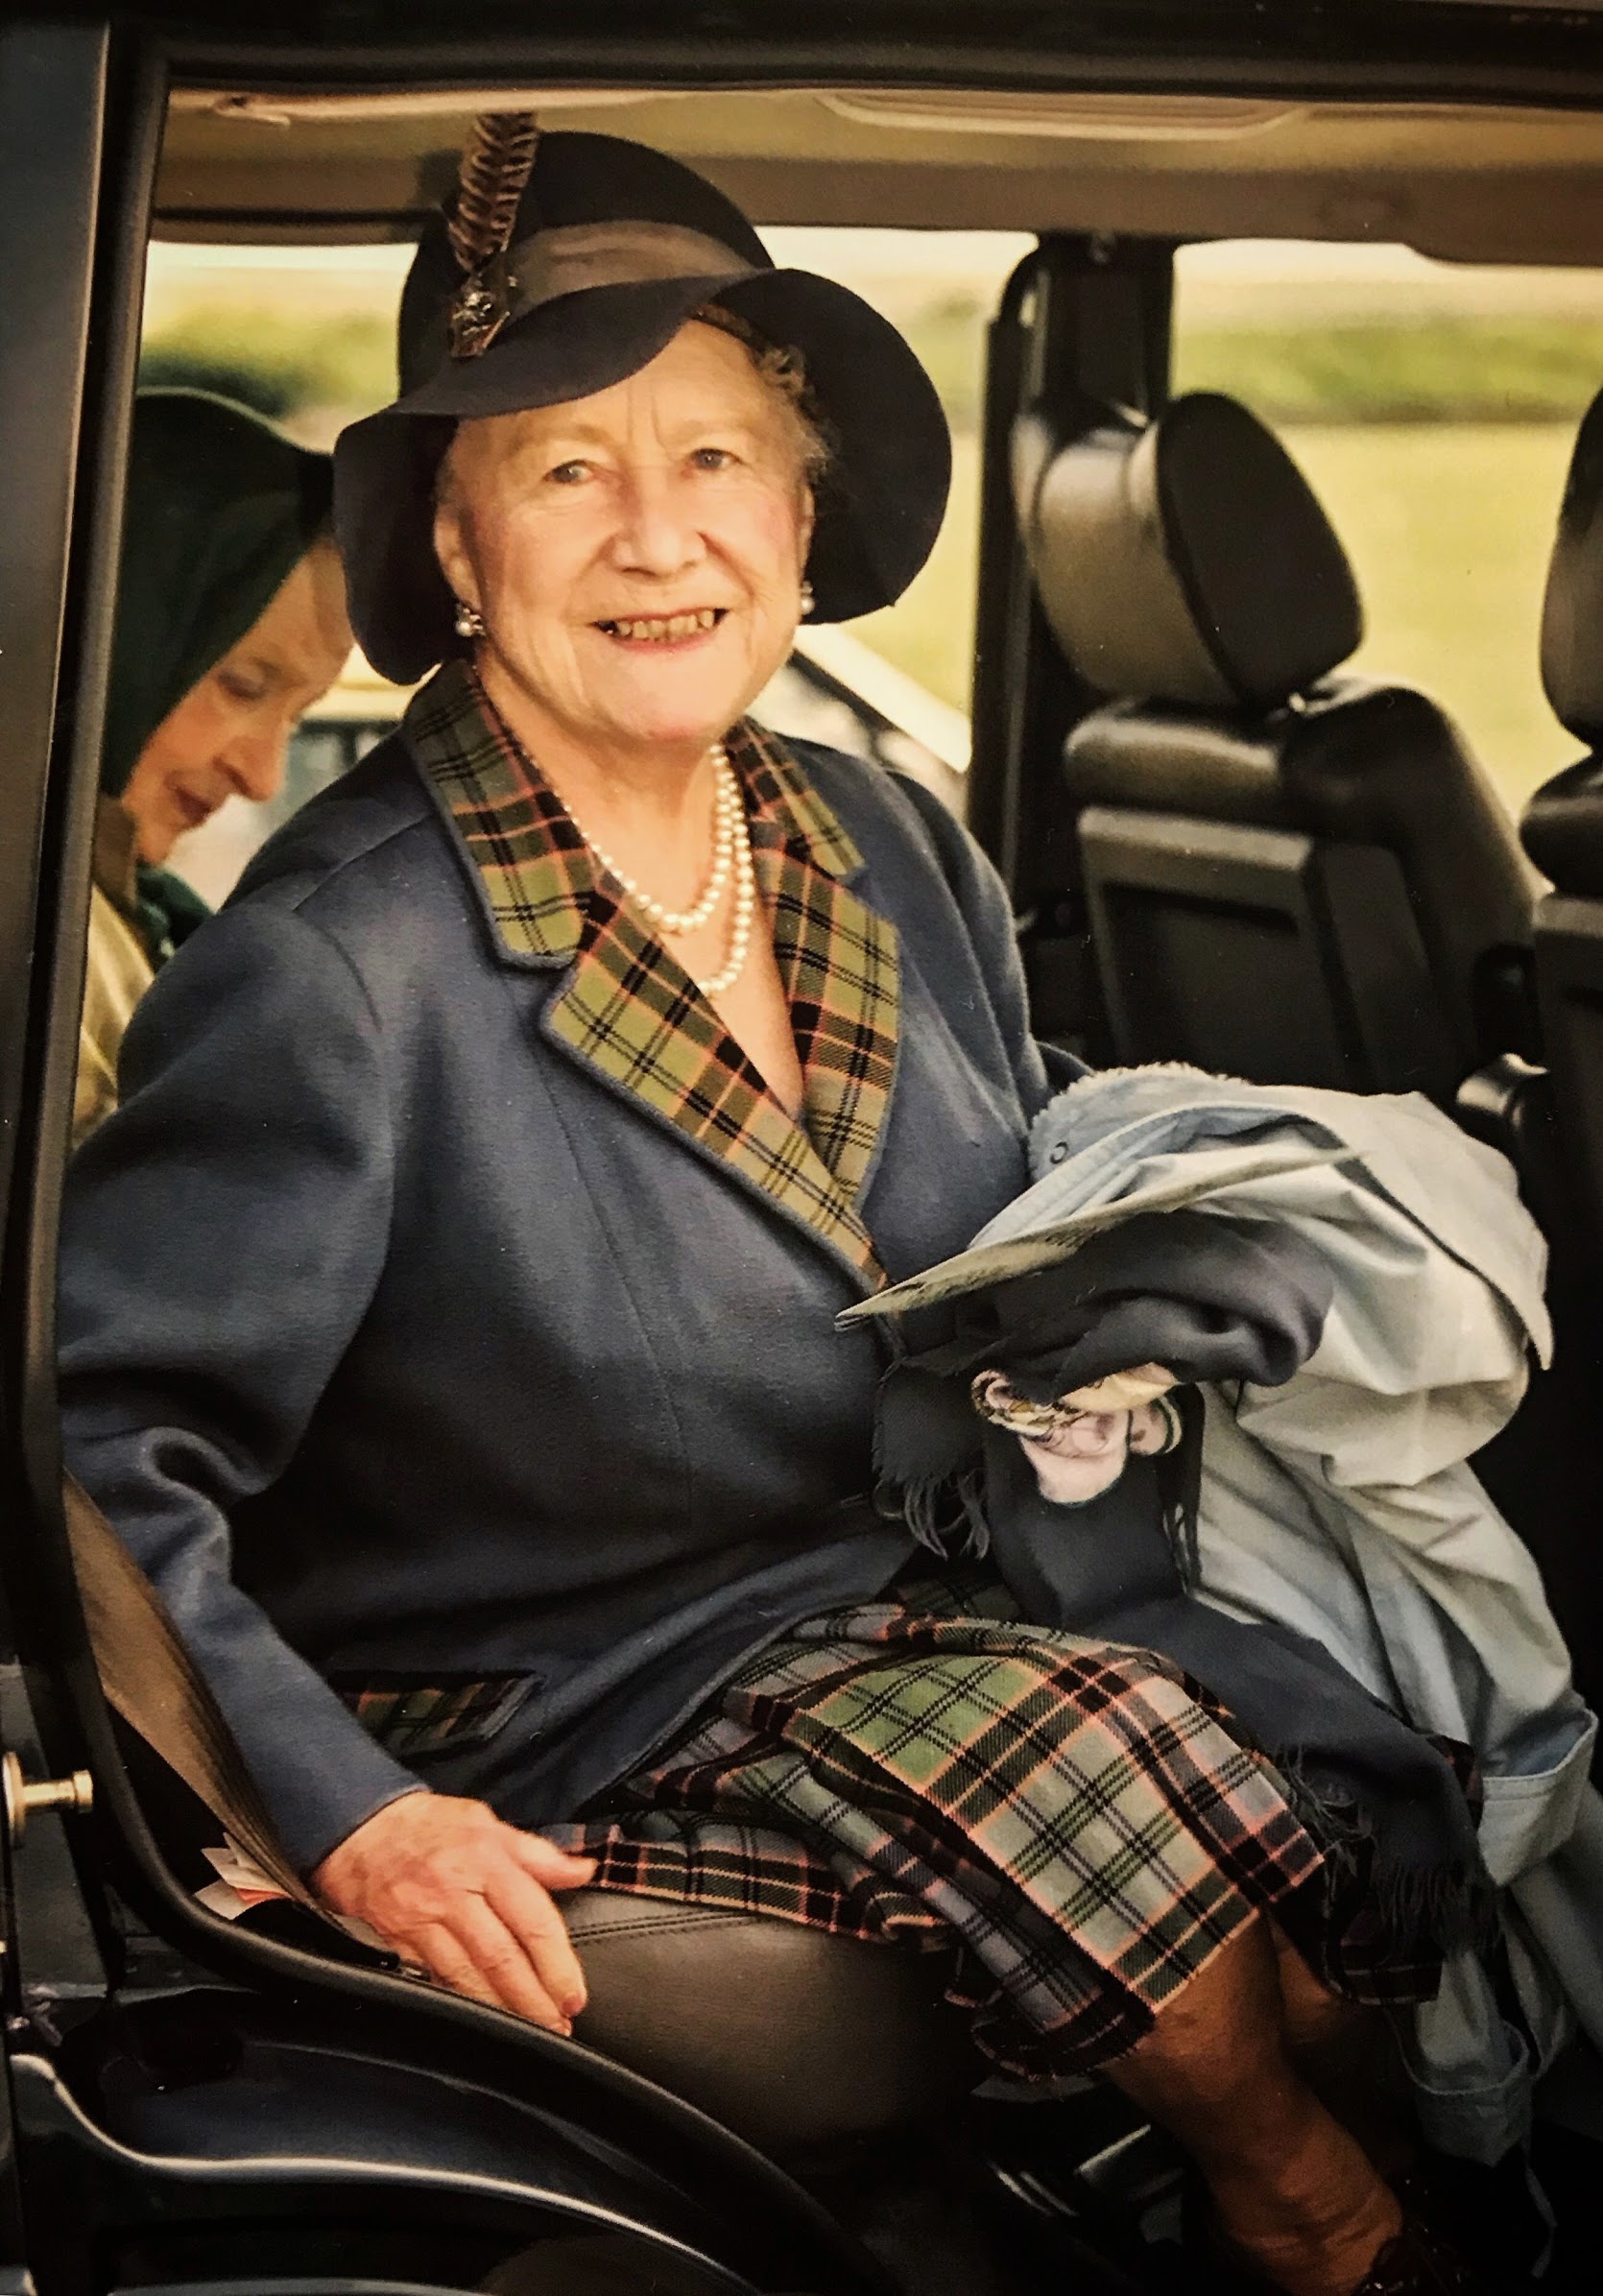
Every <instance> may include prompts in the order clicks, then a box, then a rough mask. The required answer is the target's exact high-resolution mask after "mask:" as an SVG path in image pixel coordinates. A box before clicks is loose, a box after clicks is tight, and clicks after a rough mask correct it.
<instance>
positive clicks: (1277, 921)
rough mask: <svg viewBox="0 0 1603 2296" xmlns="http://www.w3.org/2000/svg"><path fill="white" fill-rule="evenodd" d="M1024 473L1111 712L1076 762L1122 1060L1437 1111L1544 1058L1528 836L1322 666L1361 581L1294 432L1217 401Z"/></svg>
mask: <svg viewBox="0 0 1603 2296" xmlns="http://www.w3.org/2000/svg"><path fill="white" fill-rule="evenodd" d="M1015 465H1016V484H1017V490H1018V496H1019V500H1018V509H1019V515H1020V521H1021V527H1022V531H1023V533H1024V536H1025V540H1026V546H1027V548H1028V550H1029V554H1030V559H1031V563H1032V567H1033V569H1034V571H1035V575H1036V580H1037V585H1038V587H1039V589H1040V592H1041V604H1042V609H1043V610H1044V612H1045V614H1046V616H1047V618H1048V620H1049V622H1050V623H1051V625H1052V628H1053V629H1054V631H1055V632H1056V634H1057V635H1058V637H1059V640H1060V642H1061V643H1062V644H1063V645H1064V647H1065V651H1066V652H1067V653H1068V655H1069V658H1070V660H1071V661H1072V663H1073V665H1074V667H1075V669H1076V670H1077V671H1078V672H1079V673H1080V675H1081V676H1082V677H1083V678H1085V679H1086V680H1087V682H1089V683H1090V684H1092V685H1094V686H1096V687H1097V688H1098V689H1099V690H1101V691H1103V692H1105V693H1108V694H1109V695H1110V696H1111V697H1113V698H1111V699H1110V701H1109V702H1108V703H1107V704H1106V705H1105V706H1102V707H1100V708H1097V709H1093V710H1092V711H1091V712H1090V713H1089V715H1088V716H1086V717H1085V718H1083V719H1082V720H1081V721H1080V723H1079V724H1078V725H1077V726H1076V727H1075V728H1074V729H1073V731H1072V732H1071V733H1070V735H1069V738H1068V741H1067V744H1066V746H1065V757H1064V765H1065V776H1066V780H1067V789H1068V797H1069V802H1070V804H1071V806H1072V808H1073V811H1074V814H1075V817H1076V819H1077V821H1078V824H1079V849H1080V856H1081V862H1082V867H1083V875H1084V886H1083V890H1084V898H1085V906H1086V916H1087V923H1088V927H1089V935H1090V940H1091V945H1092V949H1093V952H1094V956H1095V961H1096V966H1097V971H1098V975H1099V979H1100V982H1101V987H1102V991H1103V996H1104V1002H1105V1007H1106V1011H1107V1016H1108V1021H1109V1027H1110V1033H1111V1037H1112V1049H1113V1054H1114V1056H1115V1057H1116V1058H1118V1059H1121V1060H1125V1061H1148V1060H1188V1061H1194V1062H1196V1063H1198V1064H1201V1065H1203V1066H1205V1067H1209V1068H1216V1069H1224V1070H1228V1071H1229V1072H1231V1073H1232V1074H1235V1075H1239V1076H1245V1077H1249V1078H1253V1079H1255V1080H1257V1081H1261V1082H1266V1083H1287V1082H1298V1083H1305V1084H1320V1085H1331V1086H1337V1087H1342V1088H1347V1089H1350V1090H1406V1089H1411V1088H1417V1089H1422V1090H1424V1091H1428V1092H1430V1093H1431V1094H1432V1095H1433V1096H1435V1097H1436V1098H1438V1099H1441V1100H1444V1101H1445V1100H1447V1099H1450V1097H1451V1093H1452V1091H1453V1089H1454V1088H1455V1087H1456V1085H1457V1084H1458V1082H1459V1081H1460V1079H1462V1078H1463V1077H1464V1076H1466V1075H1467V1074H1468V1073H1469V1072H1470V1071H1471V1069H1473V1068H1475V1067H1477V1066H1479V1065H1480V1064H1482V1063H1483V1062H1484V1061H1486V1060H1487V1059H1489V1058H1491V1057H1493V1056H1495V1054H1496V1053H1499V1052H1502V1051H1505V1050H1511V1049H1513V1050H1519V1049H1524V1048H1525V1023H1524V1013H1523V992H1524V967H1525V963H1526V959H1525V954H1524V952H1525V951H1526V950H1527V949H1528V945H1529V939H1530V915H1531V900H1532V892H1531V881H1530V877H1529V873H1528V872H1527V870H1526V868H1525V866H1524V863H1523V861H1522V860H1521V857H1520V854H1519V847H1518V845H1517V843H1516V841H1515V838H1514V835H1513V831H1512V829H1511V828H1510V825H1509V824H1508V821H1507V819H1506V816H1505V815H1504V813H1503V810H1502V807H1501V806H1500V804H1499V803H1498V801H1497V799H1496V796H1495V792H1494V791H1493V790H1492V788H1491V786H1490V784H1489V783H1488V782H1487V781H1486V779H1485V777H1484V776H1483V775H1482V774H1481V773H1480V771H1479V769H1478V768H1477V767H1476V765H1475V763H1474V760H1473V759H1472V758H1471V755H1470V754H1469V753H1468V751H1467V750H1466V748H1465V746H1464V743H1463V741H1462V739H1461V738H1460V736H1459V735H1458V733H1457V731H1456V730H1455V729H1454V728H1453V726H1452V725H1451V723H1450V721H1449V720H1448V719H1447V717H1446V715H1445V714H1444V713H1443V712H1442V710H1440V709H1439V708H1438V707H1437V706H1436V705H1435V704H1434V703H1432V702H1430V701H1428V700H1427V699H1426V698H1425V697H1424V695H1422V694H1419V693H1416V692H1414V691H1412V690H1411V689H1409V688H1407V687H1403V686H1398V685H1391V684H1385V683H1377V682H1374V681H1371V680H1367V679H1360V678H1357V677H1353V676H1351V675H1348V676H1332V675H1331V674H1330V673H1331V672H1332V671H1334V670H1335V669H1336V668H1337V666H1338V665H1339V664H1340V662H1342V661H1343V660H1344V659H1345V658H1347V656H1348V655H1349V654H1350V653H1351V652H1352V648H1353V647H1354V646H1355V645H1356V643H1357V640H1358V637H1359V634H1360V618H1359V611H1358V603H1357V596H1356V591H1355V588H1354V586H1353V583H1352V574H1351V572H1350V570H1349V568H1348V565H1347V562H1346V559H1345V556H1344V555H1343V553H1342V550H1341V546H1340V544H1339V542H1338V541H1337V539H1336V538H1335V536H1334V534H1333V533H1332V531H1331V529H1330V527H1329V524H1328V520H1327V519H1326V517H1325V514H1324V513H1323V511H1322V510H1321V509H1320V507H1319V505H1318V503H1317V501H1316V500H1315V498H1314V496H1313V494H1312V492H1311V491H1310V490H1309V489H1308V487H1307V484H1306V482H1305V481H1304V478H1303V477H1302V475H1301V473H1300V472H1299V471H1298V470H1297V468H1296V466H1295V465H1294V464H1293V463H1292V462H1291V460H1290V458H1289V456H1287V455H1286V454H1285V452H1284V450H1283V448H1281V447H1280V444H1279V443H1278V442H1277V441H1276V440H1275V439H1274V438H1273V436H1272V435H1271V434H1270V433H1269V432H1268V431H1267V430H1265V429H1264V428H1263V426H1262V425H1261V424H1259V423H1258V422H1257V421H1256V419H1254V418H1253V417H1252V416H1251V415H1249V414H1248V413H1247V412H1246V410H1245V409H1244V408H1241V407H1238V406H1235V405H1234V404H1233V403H1232V401H1230V400H1228V399H1223V398H1220V397H1217V396H1215V395H1209V394H1200V395H1195V396H1192V397H1189V398H1181V399H1178V400H1176V401H1175V402H1174V404H1173V405H1172V406H1170V407H1169V408H1167V409H1166V410H1165V411H1164V413H1163V414H1162V415H1160V417H1159V418H1158V419H1156V420H1155V421H1153V422H1152V423H1151V424H1149V425H1146V426H1145V427H1144V428H1142V427H1138V426H1136V425H1135V424H1133V423H1132V422H1130V421H1129V420H1127V419H1122V418H1114V417H1108V418H1107V419H1103V420H1100V421H1095V422H1092V423H1091V424H1090V425H1089V428H1085V427H1082V428H1078V429H1076V430H1075V432H1074V433H1073V435H1072V436H1070V437H1068V438H1066V439H1064V440H1058V439H1055V438H1054V436H1053V433H1052V431H1051V428H1050V426H1049V424H1047V423H1046V422H1045V421H1044V420H1043V419H1041V417H1040V416H1039V415H1036V416H1032V417H1030V418H1029V419H1028V420H1027V422H1026V423H1025V424H1024V425H1023V426H1021V428H1020V431H1019V434H1018V438H1017V441H1016V456H1015ZM1271 988H1272V991H1273V993H1266V991H1267V990H1269V989H1271Z"/></svg>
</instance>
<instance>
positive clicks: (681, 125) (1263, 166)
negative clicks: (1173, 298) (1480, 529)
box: [155, 85, 1603, 264]
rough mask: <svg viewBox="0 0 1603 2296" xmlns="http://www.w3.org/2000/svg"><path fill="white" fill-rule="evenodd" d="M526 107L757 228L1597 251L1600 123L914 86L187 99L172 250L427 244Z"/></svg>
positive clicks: (1378, 103)
mask: <svg viewBox="0 0 1603 2296" xmlns="http://www.w3.org/2000/svg"><path fill="white" fill-rule="evenodd" d="M491 108H494V109H512V108H531V109H534V110H535V111H536V112H537V114H538V116H539V117H540V118H541V119H542V120H544V121H545V122H546V123H547V124H549V125H553V126H562V127H574V128H585V129H589V130H595V131H599V132H604V133H612V134H623V135H629V136H632V137H634V138H636V139H638V140H639V141H641V142H643V143H649V144H653V145H656V146H657V147H658V148H659V149H660V150H663V151H667V152H672V153H674V154H675V155H678V156H679V157H681V158H683V159H685V160H688V161H689V162H690V163H691V164H692V165H694V166H696V167H698V168H699V169H701V170H702V172H703V173H705V174H706V175H707V176H709V177H710V178H711V179H712V180H713V181H714V182H716V183H717V184H718V185H719V186H720V188H721V189H723V190H725V191H726V192H728V193H729V194H730V196H731V197H732V198H733V199H735V200H736V201H737V202H738V203H739V204H740V205H741V206H742V207H743V208H745V209H746V210H747V212H748V213H750V214H752V215H753V216H754V218H755V219H756V220H757V221H758V222H759V223H766V224H812V225H836V226H851V225H878V226H887V225H890V226H902V227H926V228H934V229H969V230H973V229H988V228H990V229H997V230H1015V231H1017V230H1025V231H1046V230H1063V231H1113V232H1129V233H1134V234H1141V235H1151V236H1155V237H1173V238H1225V237H1239V236H1251V237H1255V238H1264V237H1280V238H1299V239H1310V238H1311V239H1336V240H1364V239H1373V240H1386V241H1393V242H1398V241H1400V242H1402V243H1405V244H1407V245H1410V246H1413V247H1415V248H1417V249H1419V250H1420V251H1422V252H1423V253H1426V254H1432V255H1438V256H1442V257H1446V258H1449V259H1457V260H1463V261H1471V262H1526V263H1543V264H1564V263H1576V264H1591V263H1603V111H1588V110H1581V109H1556V108H1555V109H1543V108H1537V107H1533V106H1531V105H1529V104H1522V105H1518V106H1516V105H1495V104H1492V105H1478V104H1477V105H1469V104H1422V103H1418V102H1389V101H1384V100H1372V101H1365V102H1342V103H1334V102H1326V101H1323V100H1316V101H1307V100H1304V99H1302V98H1298V97H1283V98H1282V97H1277V96H1265V95H1251V96H1220V95H1207V94H1201V95H1198V94H1190V95H1187V94H1173V93H1167V94H1151V93H1145V92H1132V93H1130V94H1121V93H1118V92H1111V91H1109V90H1108V89H1105V88H1104V89H1097V90H1078V91H1061V90H1060V91H1045V92H1036V91H1017V90H1009V91H998V90H990V91H981V90H976V89H961V88H957V89H930V88H916V89H915V88H908V87H906V86H899V87H888V86H873V85H863V86H841V87H827V88H825V87H811V88H807V87H795V88H772V87H765V88H756V87H723V88H716V87H714V88H709V87H707V86H706V85H703V86H699V87H695V88H670V87H661V86H658V87H607V88H599V87H590V88H577V87H571V86H568V87H558V88H552V87H542V88H508V87H492V86H487V87H484V88H482V89H464V88H453V89H438V88H427V87H420V88H419V89H416V90H411V91H388V92H354V91H353V92H347V93H339V92H336V91H328V92H323V93H315V94H307V93H298V94H281V93H252V92H251V91H249V90H245V89H241V88H224V87H209V88H204V87H181V88H179V89H177V90H175V92H174V95H173V98H172V101H171V105H170V110H169V119H168V126H167V134H166V138H165V144H164V148H163V153H162V161H161V169H160V174H159V178H158V181H157V188H156V224H155V228H156V235H157V236H158V237H162V238H173V239H204V240H238V241H256V242H263V241H284V240H321V241H335V242H338V241H346V242H355V241H360V240H366V241H373V240H384V239H405V238H409V237H412V236H415V234H416V232H417V230H418V227H419V223H420V221H421V218H422V216H423V215H424V214H425V213H426V212H427V210H428V209H429V207H430V206H431V205H432V204H433V203H435V202H436V201H437V200H438V199H439V197H440V196H441V194H442V192H443V190H444V189H445V188H446V186H447V185H448V184H449V182H450V181H451V180H452V177H453V173H454V168H455V155H456V154H457V152H458V151H459V150H460V148H461V145H462V141H463V138H464V135H465V133H466V132H467V124H468V122H469V121H470V120H471V119H472V117H473V116H474V114H475V113H476V112H478V111H480V110H484V109H491Z"/></svg>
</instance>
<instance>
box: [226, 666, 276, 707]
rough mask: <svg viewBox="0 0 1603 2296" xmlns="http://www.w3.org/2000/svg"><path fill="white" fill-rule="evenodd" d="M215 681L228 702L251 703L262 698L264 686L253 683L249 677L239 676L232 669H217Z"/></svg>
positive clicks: (264, 691)
mask: <svg viewBox="0 0 1603 2296" xmlns="http://www.w3.org/2000/svg"><path fill="white" fill-rule="evenodd" d="M217 682H218V684H219V685H220V686H221V687H222V688H223V691H224V692H225V693H226V694H227V697H228V699H229V701H230V702H244V703H250V704H253V703H256V702H259V701H261V700H262V698H263V696H264V695H265V693H266V690H267V689H266V687H265V686H261V685H257V684H255V683H254V682H252V681H251V679H249V678H241V677H240V676H238V675H237V673H236V672H234V671H232V670H219V671H218V673H217Z"/></svg>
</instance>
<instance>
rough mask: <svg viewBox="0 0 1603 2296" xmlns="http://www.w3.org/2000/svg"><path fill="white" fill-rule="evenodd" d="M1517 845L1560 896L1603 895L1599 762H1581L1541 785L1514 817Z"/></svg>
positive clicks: (1602, 789) (1602, 774) (1602, 781)
mask: <svg viewBox="0 0 1603 2296" xmlns="http://www.w3.org/2000/svg"><path fill="white" fill-rule="evenodd" d="M1519 842H1520V844H1521V845H1522V846H1523V847H1524V849H1525V850H1526V852H1527V853H1529V855H1530V857H1531V859H1532V860H1533V861H1534V862H1535V863H1536V865H1537V867H1538V869H1540V870H1541V872H1542V873H1543V876H1544V877H1550V878H1551V879H1552V882H1553V883H1554V885H1556V886H1557V888H1558V890H1559V891H1560V892H1561V893H1572V894H1574V895H1576V896H1577V897H1580V898H1583V899H1588V900H1595V899H1596V898H1597V897H1598V896H1599V895H1600V894H1603V763H1600V762H1599V760H1598V759H1597V758H1595V757H1583V758H1582V759H1581V760H1580V762H1579V764H1577V765H1567V766H1566V767H1565V769H1564V771H1563V773H1562V774H1555V775H1554V776H1553V778H1552V779H1551V780H1550V781H1543V784H1542V787H1541V788H1540V789H1539V790H1538V791H1537V793H1536V795H1535V797H1533V798H1532V799H1531V800H1530V801H1529V803H1528V804H1527V805H1526V807H1525V810H1524V812H1523V813H1522V814H1521V815H1520V817H1519Z"/></svg>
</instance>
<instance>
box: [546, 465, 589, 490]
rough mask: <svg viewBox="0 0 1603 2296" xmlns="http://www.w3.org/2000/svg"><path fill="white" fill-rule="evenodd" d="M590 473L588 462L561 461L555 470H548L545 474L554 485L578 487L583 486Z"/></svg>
mask: <svg viewBox="0 0 1603 2296" xmlns="http://www.w3.org/2000/svg"><path fill="white" fill-rule="evenodd" d="M589 474H590V466H589V465H588V463H559V464H558V465H557V466H556V468H555V469H554V470H548V471H547V472H546V474H545V475H546V477H547V478H548V479H549V480H550V482H551V484H552V485H553V486H554V487H577V486H582V485H583V483H584V482H585V480H586V478H588V476H589Z"/></svg>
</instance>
